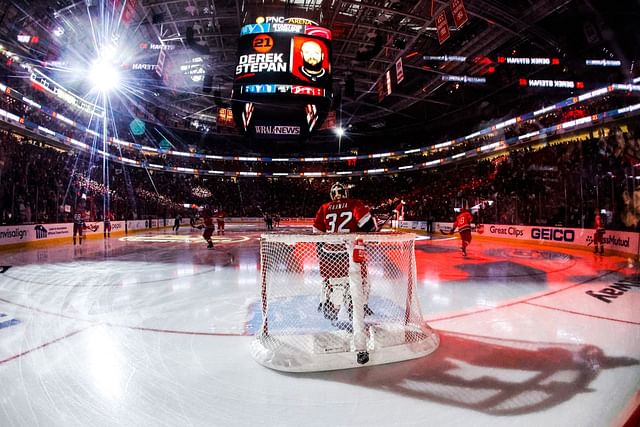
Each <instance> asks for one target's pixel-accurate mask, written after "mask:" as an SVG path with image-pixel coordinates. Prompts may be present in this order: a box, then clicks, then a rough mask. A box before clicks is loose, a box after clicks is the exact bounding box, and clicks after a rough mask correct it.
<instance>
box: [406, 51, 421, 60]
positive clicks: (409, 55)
mask: <svg viewBox="0 0 640 427" xmlns="http://www.w3.org/2000/svg"><path fill="white" fill-rule="evenodd" d="M417 54H418V52H416V51H415V50H414V51H413V52H411V53H410V54H408V55H406V56H405V59H409V58H413V57H414V56H416V55H417Z"/></svg>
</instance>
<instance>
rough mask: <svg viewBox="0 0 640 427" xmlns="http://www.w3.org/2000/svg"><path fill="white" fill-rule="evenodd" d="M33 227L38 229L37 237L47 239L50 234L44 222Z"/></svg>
mask: <svg viewBox="0 0 640 427" xmlns="http://www.w3.org/2000/svg"><path fill="white" fill-rule="evenodd" d="M33 229H34V230H35V231H36V239H45V238H46V237H47V234H49V232H48V231H47V229H46V228H44V225H42V224H38V225H36V226H35V227H33Z"/></svg>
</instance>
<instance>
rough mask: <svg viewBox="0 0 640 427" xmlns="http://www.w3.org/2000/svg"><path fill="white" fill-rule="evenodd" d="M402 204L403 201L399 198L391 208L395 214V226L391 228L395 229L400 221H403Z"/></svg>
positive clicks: (403, 203) (398, 226)
mask: <svg viewBox="0 0 640 427" xmlns="http://www.w3.org/2000/svg"><path fill="white" fill-rule="evenodd" d="M404 205H405V201H404V200H400V202H399V203H398V205H397V206H396V207H395V209H394V210H393V213H394V216H395V227H393V228H395V229H396V230H397V229H398V228H400V222H401V221H404Z"/></svg>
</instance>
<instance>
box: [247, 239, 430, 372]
mask: <svg viewBox="0 0 640 427" xmlns="http://www.w3.org/2000/svg"><path fill="white" fill-rule="evenodd" d="M275 242H277V243H280V244H284V245H290V246H294V247H295V245H297V244H309V243H315V244H318V243H324V244H331V245H344V247H345V248H346V253H347V254H348V260H349V261H348V262H349V267H348V285H347V287H346V292H348V293H349V295H350V297H351V301H352V309H351V312H350V321H352V324H351V331H350V335H349V333H344V331H340V332H338V333H339V334H342V337H343V338H344V340H345V342H347V341H348V344H345V349H344V351H330V352H326V353H322V352H318V353H304V352H297V351H296V349H295V345H290V344H291V343H290V342H286V340H287V339H288V337H282V346H281V347H279V348H276V349H274V348H273V346H271V345H267V341H269V343H270V344H272V342H273V341H274V340H279V339H280V338H281V337H278V336H273V335H272V331H271V326H270V318H269V286H270V283H269V279H270V277H269V271H270V267H271V266H270V265H269V262H270V260H269V254H268V252H269V251H268V250H267V249H266V247H267V245H268V244H269V243H271V244H273V243H275ZM381 242H384V243H385V244H394V243H397V244H403V245H405V246H402V247H408V248H409V249H407V250H406V252H407V253H406V254H404V255H405V256H407V257H409V258H408V259H409V264H408V271H406V284H403V286H406V297H405V301H404V321H403V322H401V323H404V324H403V325H400V326H398V325H394V327H393V331H390V330H385V327H386V326H385V325H384V320H382V321H381V322H380V324H372V323H371V322H369V323H367V322H366V321H365V312H364V305H365V303H366V301H365V299H366V298H367V297H366V296H365V295H364V294H363V281H362V276H363V273H362V266H363V263H359V262H356V261H354V257H353V253H354V247H355V246H356V245H357V244H358V245H360V244H362V243H364V245H365V247H366V246H367V244H370V245H376V244H380V243H381ZM414 242H415V234H413V233H379V232H378V233H349V234H347V233H337V234H319V233H296V234H289V233H265V234H263V235H261V238H260V307H261V314H262V324H261V326H260V328H259V329H258V330H257V332H256V334H255V337H254V340H253V341H252V343H251V353H252V356H253V357H254V359H255V360H256V361H257V362H258V363H260V364H262V365H264V366H267V367H269V368H272V369H276V370H282V371H289V372H312V371H327V370H336V369H346V368H355V367H363V366H371V365H378V364H385V363H392V362H399V361H403V360H410V359H415V358H419V357H423V356H426V355H428V354H430V353H432V352H433V351H435V350H436V348H437V347H438V345H439V338H438V335H437V334H436V333H435V332H434V331H433V330H432V329H431V328H430V327H429V325H428V324H427V323H426V321H424V318H422V316H421V313H420V310H419V308H418V310H417V312H418V314H420V319H419V320H416V319H415V311H416V308H415V307H416V304H417V306H418V307H419V301H417V295H416V293H415V289H416V286H417V283H416V277H417V276H416V262H415V246H414ZM365 256H367V255H366V251H365ZM318 291H320V290H318ZM412 307H413V312H412ZM399 328H402V330H400V329H399ZM402 334H404V342H400V343H398V342H395V343H393V344H392V345H388V346H385V345H383V344H382V343H381V342H382V341H384V336H385V335H394V336H395V337H396V340H397V339H398V338H397V337H398V336H402ZM334 335H335V334H334ZM378 335H379V336H378ZM298 337H299V338H300V339H306V340H310V341H313V342H317V341H321V340H322V338H323V333H315V334H314V333H312V334H309V335H300V336H298ZM332 338H335V336H334V337H332ZM376 340H380V342H378V341H376Z"/></svg>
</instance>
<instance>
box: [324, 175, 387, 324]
mask: <svg viewBox="0 0 640 427" xmlns="http://www.w3.org/2000/svg"><path fill="white" fill-rule="evenodd" d="M330 195H331V201H330V202H327V203H325V204H323V205H322V206H320V209H318V212H317V213H316V217H315V220H314V221H313V227H314V231H316V232H321V233H354V232H371V231H377V227H376V220H375V218H374V217H373V215H371V212H369V208H368V207H366V206H365V204H364V203H363V202H362V201H361V200H358V199H350V198H349V197H348V194H347V187H346V186H344V185H343V184H341V183H335V184H333V186H332V187H331V192H330ZM317 249H318V258H319V261H320V275H321V276H322V278H323V300H322V302H321V303H320V306H319V307H318V309H319V310H321V311H322V312H323V314H324V316H325V317H326V318H327V319H330V320H336V319H337V318H338V313H339V311H340V308H339V307H335V305H334V304H333V303H332V302H331V294H332V293H333V284H332V281H333V282H336V281H341V280H342V281H344V280H345V278H347V282H348V276H349V254H348V253H347V251H346V247H345V245H344V244H328V243H327V244H325V243H320V244H319V245H318V248H317ZM362 281H363V289H364V294H365V295H364V300H365V301H367V299H368V284H367V269H366V264H365V263H363V264H362ZM345 300H346V301H347V307H348V310H349V314H350V315H351V312H352V310H353V306H352V303H351V298H350V296H346V297H345ZM364 312H365V315H368V316H370V315H372V314H373V311H372V310H371V309H370V308H369V305H368V304H365V305H364Z"/></svg>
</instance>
